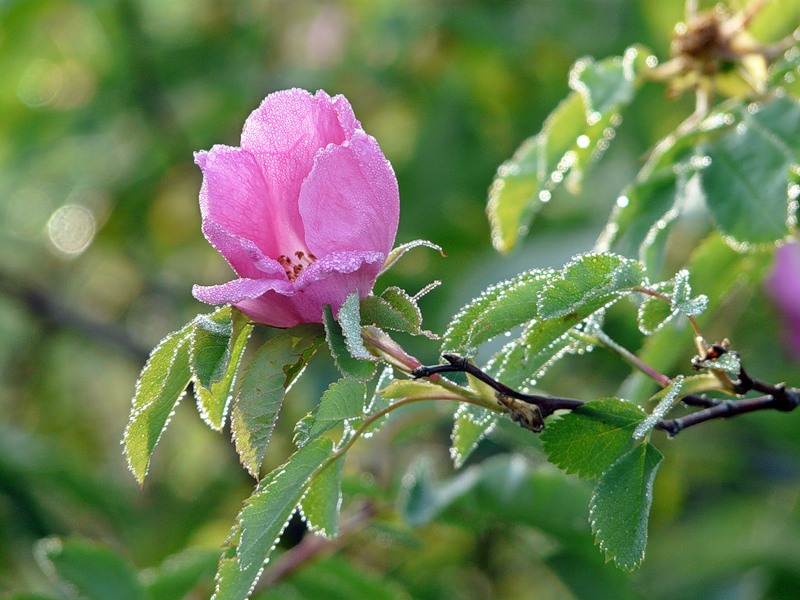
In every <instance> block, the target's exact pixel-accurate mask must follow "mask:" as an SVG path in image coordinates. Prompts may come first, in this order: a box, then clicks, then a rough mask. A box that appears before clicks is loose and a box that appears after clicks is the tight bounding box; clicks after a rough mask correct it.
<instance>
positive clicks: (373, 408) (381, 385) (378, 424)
mask: <svg viewBox="0 0 800 600" xmlns="http://www.w3.org/2000/svg"><path fill="white" fill-rule="evenodd" d="M393 381H394V369H392V367H390V366H388V365H387V366H386V367H385V368H384V369H383V372H382V373H381V376H380V377H379V378H378V383H377V384H376V385H375V392H374V393H373V394H372V398H371V399H370V401H369V403H368V404H367V405H366V406H365V407H364V415H365V416H368V415H374V414H376V413H378V412H380V411H382V410H384V409H385V408H388V406H389V405H390V404H391V399H390V398H386V397H384V396H383V390H384V389H385V388H386V387H387V386H388V385H389V384H390V383H392V382H393ZM389 415H390V413H386V414H385V415H383V416H382V417H379V418H378V419H376V420H375V421H373V422H372V423H371V424H370V425H369V426H368V427H367V428H366V429H365V430H364V432H363V433H362V434H361V436H362V437H364V438H369V437H372V436H373V435H375V434H376V433H377V432H378V431H380V430H381V429H382V428H383V426H384V425H385V424H386V421H387V420H388V419H389ZM348 424H349V425H351V426H352V427H358V426H360V422H359V421H358V420H356V419H353V420H350V421H348ZM351 433H352V432H351Z"/></svg>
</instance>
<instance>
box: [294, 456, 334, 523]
mask: <svg viewBox="0 0 800 600" xmlns="http://www.w3.org/2000/svg"><path fill="white" fill-rule="evenodd" d="M343 465H344V456H343V457H341V458H340V459H338V460H336V461H333V462H332V463H331V464H329V465H328V466H327V467H325V468H324V469H322V470H321V471H320V472H319V474H318V475H317V476H316V477H315V478H314V480H313V481H312V482H311V486H310V487H309V488H308V493H307V494H306V495H305V497H304V498H303V501H302V502H301V503H300V512H301V513H302V515H303V518H304V519H305V521H306V524H307V525H308V528H309V529H310V530H311V531H313V532H314V533H317V534H319V535H322V536H324V537H326V538H335V537H336V536H337V535H339V509H340V508H341V505H342V466H343Z"/></svg>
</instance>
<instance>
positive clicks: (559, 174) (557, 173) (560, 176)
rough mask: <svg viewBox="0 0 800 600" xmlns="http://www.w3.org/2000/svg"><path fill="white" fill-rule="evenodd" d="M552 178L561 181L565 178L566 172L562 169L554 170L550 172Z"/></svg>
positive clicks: (556, 181)
mask: <svg viewBox="0 0 800 600" xmlns="http://www.w3.org/2000/svg"><path fill="white" fill-rule="evenodd" d="M550 179H552V180H553V181H554V182H555V183H561V181H562V180H563V179H564V174H563V173H562V172H560V171H553V172H552V173H550Z"/></svg>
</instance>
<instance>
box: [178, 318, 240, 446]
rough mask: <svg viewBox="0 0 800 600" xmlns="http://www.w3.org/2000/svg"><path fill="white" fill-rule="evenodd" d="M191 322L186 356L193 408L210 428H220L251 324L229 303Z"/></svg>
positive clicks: (222, 424) (222, 425) (231, 396)
mask: <svg viewBox="0 0 800 600" xmlns="http://www.w3.org/2000/svg"><path fill="white" fill-rule="evenodd" d="M194 323H195V326H194V329H193V330H192V337H191V345H190V356H191V367H192V375H193V378H192V380H193V382H194V394H195V398H196V399H197V409H198V411H199V413H200V416H201V417H202V419H203V420H204V421H205V422H206V423H207V424H208V425H209V426H210V427H211V428H212V429H216V430H220V429H222V427H224V425H225V417H226V416H227V412H228V407H229V405H230V402H231V400H232V398H233V395H232V392H233V384H234V382H235V381H236V374H237V372H238V370H239V365H240V364H241V361H242V356H243V355H244V350H245V347H246V346H247V340H248V338H249V337H250V332H251V331H252V330H253V325H252V324H251V323H250V322H249V319H248V318H247V317H246V316H245V315H243V314H242V313H241V312H239V311H238V310H235V309H232V308H231V307H230V306H226V307H224V308H221V309H219V310H217V311H216V312H214V313H212V314H211V315H200V316H198V317H197V319H195V322H194Z"/></svg>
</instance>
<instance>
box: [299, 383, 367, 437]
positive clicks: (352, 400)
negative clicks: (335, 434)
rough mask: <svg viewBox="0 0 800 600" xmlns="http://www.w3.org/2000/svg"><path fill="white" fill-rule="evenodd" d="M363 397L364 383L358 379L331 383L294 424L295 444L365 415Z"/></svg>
mask: <svg viewBox="0 0 800 600" xmlns="http://www.w3.org/2000/svg"><path fill="white" fill-rule="evenodd" d="M366 398H367V386H366V385H365V384H364V383H363V382H361V381H357V380H355V379H346V378H345V379H340V380H339V381H336V382H335V383H332V384H331V385H330V387H329V388H328V389H327V390H325V393H324V394H322V399H321V400H320V401H319V404H318V405H317V407H316V408H315V409H314V410H313V411H312V412H310V413H309V414H308V415H306V416H305V417H304V418H303V419H301V420H300V421H299V422H298V423H297V425H296V426H295V435H294V443H295V444H296V445H297V446H298V447H302V446H305V445H306V444H308V443H309V442H311V441H313V440H315V439H317V438H318V437H319V436H320V435H322V434H323V433H325V432H326V431H328V430H329V429H332V428H333V427H336V426H337V425H343V424H344V422H345V421H347V420H349V419H357V418H359V417H362V416H364V402H365V401H366Z"/></svg>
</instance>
